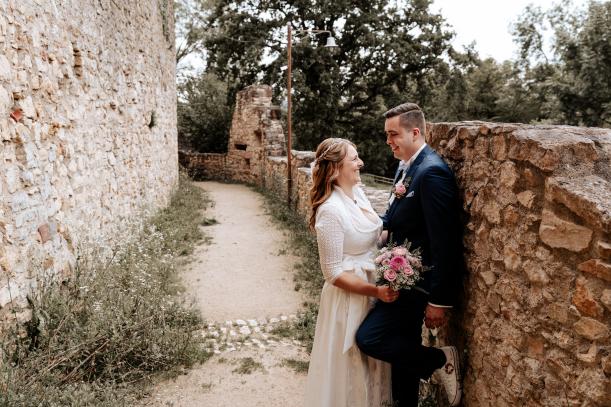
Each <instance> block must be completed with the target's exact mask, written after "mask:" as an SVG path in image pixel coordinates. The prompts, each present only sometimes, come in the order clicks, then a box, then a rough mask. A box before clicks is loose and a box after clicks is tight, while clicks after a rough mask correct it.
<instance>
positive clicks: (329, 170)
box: [308, 138, 356, 229]
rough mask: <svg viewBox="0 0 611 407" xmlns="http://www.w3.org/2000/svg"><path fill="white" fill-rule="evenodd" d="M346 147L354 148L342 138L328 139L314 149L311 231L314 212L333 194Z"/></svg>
mask: <svg viewBox="0 0 611 407" xmlns="http://www.w3.org/2000/svg"><path fill="white" fill-rule="evenodd" d="M348 146H352V147H354V148H356V146H355V145H354V143H352V142H351V141H349V140H346V139H343V138H328V139H325V140H323V141H322V142H321V143H320V144H319V145H318V147H317V148H316V160H314V165H313V167H312V188H310V206H311V207H312V213H311V214H310V221H309V222H308V224H309V226H310V228H311V229H314V224H315V223H316V211H317V210H318V207H319V206H320V205H322V204H323V202H325V201H326V200H327V198H329V195H331V192H333V183H334V181H335V179H336V178H337V177H338V176H339V171H340V169H341V168H342V161H343V160H344V157H346V154H347V152H348Z"/></svg>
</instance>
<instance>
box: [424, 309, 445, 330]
mask: <svg viewBox="0 0 611 407" xmlns="http://www.w3.org/2000/svg"><path fill="white" fill-rule="evenodd" d="M446 310H447V308H443V307H435V306H434V305H431V304H429V305H427V306H426V310H425V311H424V324H425V325H426V327H427V328H439V327H440V326H442V325H443V324H445V323H446V321H447V316H446Z"/></svg>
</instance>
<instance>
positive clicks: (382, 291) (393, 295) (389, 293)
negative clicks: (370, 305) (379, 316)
mask: <svg viewBox="0 0 611 407" xmlns="http://www.w3.org/2000/svg"><path fill="white" fill-rule="evenodd" d="M377 288H378V295H376V297H378V298H379V299H380V300H381V301H384V302H393V301H395V300H396V299H397V298H399V292H398V291H395V290H393V289H392V288H390V287H389V286H387V285H383V286H381V287H377Z"/></svg>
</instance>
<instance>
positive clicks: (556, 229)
mask: <svg viewBox="0 0 611 407" xmlns="http://www.w3.org/2000/svg"><path fill="white" fill-rule="evenodd" d="M539 236H540V237H541V240H542V241H543V242H544V243H545V244H547V245H548V246H551V247H554V248H562V249H567V250H570V251H573V252H581V251H583V250H585V249H586V248H587V247H588V246H589V245H590V241H591V240H592V231H591V230H590V229H588V228H586V227H583V226H580V225H576V224H575V223H573V222H568V221H565V220H563V219H560V218H559V217H558V216H556V215H555V214H554V213H553V212H552V211H550V210H547V209H544V210H543V217H542V219H541V225H540V227H539Z"/></svg>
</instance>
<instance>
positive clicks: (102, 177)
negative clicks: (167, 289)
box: [0, 0, 178, 330]
mask: <svg viewBox="0 0 611 407" xmlns="http://www.w3.org/2000/svg"><path fill="white" fill-rule="evenodd" d="M173 15H174V12H173V3H172V2H171V1H166V0H141V1H130V2H124V1H113V0H79V1H75V0H68V1H59V0H44V1H40V0H25V1H16V0H0V137H1V138H2V146H1V148H0V155H1V157H0V177H1V178H0V195H1V197H2V199H1V203H0V238H1V239H2V240H1V242H0V330H2V327H3V326H5V324H9V323H13V322H14V320H15V318H16V319H17V320H19V321H25V320H27V319H29V318H30V313H29V311H28V309H27V301H26V296H27V295H28V294H29V293H30V292H31V291H32V290H35V288H36V285H37V283H38V281H39V280H40V279H41V278H42V277H43V276H61V275H63V274H69V273H70V270H71V268H72V267H73V265H74V261H75V256H76V250H77V247H79V246H80V245H87V244H88V245H97V246H104V245H111V244H113V243H118V242H120V241H121V239H126V238H130V236H125V231H126V230H127V228H126V225H127V223H130V222H131V221H133V220H134V219H140V218H142V217H143V216H145V215H146V213H148V212H149V211H151V210H154V209H156V208H158V207H160V206H163V205H165V204H166V203H167V202H168V199H169V197H170V194H171V193H172V191H173V189H174V188H175V186H176V183H177V179H178V166H177V142H176V140H177V138H176V89H175V56H174V34H173V33H174V30H173V27H174V22H173Z"/></svg>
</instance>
